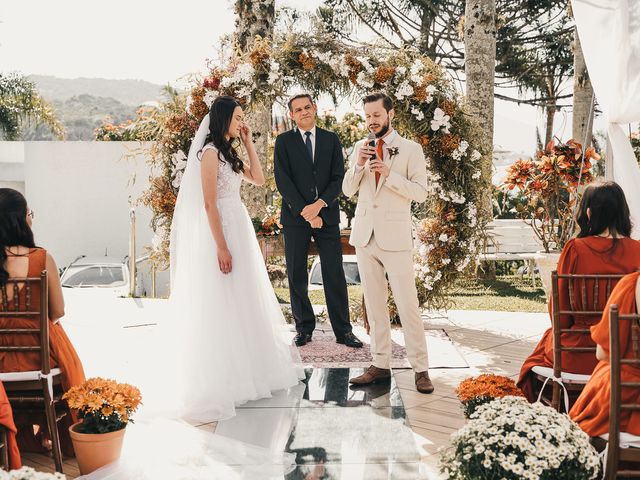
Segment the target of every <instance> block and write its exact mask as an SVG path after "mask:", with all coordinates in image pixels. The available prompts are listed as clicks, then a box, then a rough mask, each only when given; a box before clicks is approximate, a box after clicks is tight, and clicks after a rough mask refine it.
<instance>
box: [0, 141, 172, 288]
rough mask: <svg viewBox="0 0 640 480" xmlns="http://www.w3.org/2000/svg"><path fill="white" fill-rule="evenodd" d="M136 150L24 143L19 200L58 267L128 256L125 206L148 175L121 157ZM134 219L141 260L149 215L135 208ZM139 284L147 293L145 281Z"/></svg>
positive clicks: (134, 145)
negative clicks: (22, 189)
mask: <svg viewBox="0 0 640 480" xmlns="http://www.w3.org/2000/svg"><path fill="white" fill-rule="evenodd" d="M0 147H1V146H0ZM140 147H141V144H140V143H138V142H25V143H24V158H25V164H24V177H25V195H26V197H27V200H28V202H29V206H30V207H31V208H32V209H33V211H34V213H35V219H34V222H33V230H34V234H35V237H36V243H37V244H38V245H41V246H42V247H44V248H46V249H47V250H49V251H50V252H51V254H52V255H53V256H54V258H55V259H56V262H57V263H58V265H59V266H64V265H66V264H68V263H69V262H70V261H73V260H74V259H75V258H76V257H77V256H79V255H87V256H103V255H104V254H105V251H106V252H107V253H108V255H109V256H115V257H120V258H122V257H124V256H125V255H127V254H128V251H129V210H130V205H131V204H132V203H135V201H136V200H138V199H139V198H140V196H141V194H142V192H143V191H144V190H145V189H146V188H147V187H148V185H149V176H150V175H151V170H150V167H149V165H148V164H147V163H146V159H145V157H144V155H142V154H137V155H136V156H134V157H133V158H123V157H124V156H125V155H127V154H129V153H132V152H133V151H134V150H137V149H139V148H140ZM136 216H137V241H136V244H137V245H136V248H137V254H136V256H137V257H141V256H142V255H143V254H144V247H147V246H150V245H151V240H152V238H153V232H152V230H151V227H150V221H151V212H150V211H149V210H148V209H147V208H145V207H143V206H141V205H138V206H136ZM142 269H143V271H144V270H148V266H146V265H144V266H143V267H142ZM145 284H146V286H147V288H148V290H149V291H150V282H149V283H147V281H145ZM161 290H163V289H161Z"/></svg>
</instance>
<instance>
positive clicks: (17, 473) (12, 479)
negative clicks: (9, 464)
mask: <svg viewBox="0 0 640 480" xmlns="http://www.w3.org/2000/svg"><path fill="white" fill-rule="evenodd" d="M66 478H67V477H65V476H64V475H63V474H62V473H58V472H54V473H48V472H37V471H36V470H34V469H33V468H31V467H22V468H20V469H18V470H11V471H10V472H5V471H4V470H0V480H65V479H66Z"/></svg>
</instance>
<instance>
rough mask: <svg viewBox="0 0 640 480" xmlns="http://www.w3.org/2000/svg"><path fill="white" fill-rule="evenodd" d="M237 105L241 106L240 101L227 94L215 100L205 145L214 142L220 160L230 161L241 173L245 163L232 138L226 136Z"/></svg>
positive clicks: (235, 170)
mask: <svg viewBox="0 0 640 480" xmlns="http://www.w3.org/2000/svg"><path fill="white" fill-rule="evenodd" d="M236 107H240V103H239V102H238V101H237V100H236V99H235V98H233V97H229V96H226V95H221V96H219V97H217V98H216V99H215V100H214V101H213V103H212V104H211V108H210V109H209V133H208V135H207V139H206V140H205V145H206V144H207V143H213V146H214V147H216V149H217V150H218V158H219V159H220V161H221V162H229V163H230V164H231V168H232V169H233V171H234V172H236V173H240V172H243V171H244V163H243V162H242V160H241V159H240V157H239V156H238V152H236V149H235V148H234V147H233V142H232V139H229V140H227V138H226V135H227V133H229V126H230V125H231V120H232V119H233V112H234V111H235V109H236Z"/></svg>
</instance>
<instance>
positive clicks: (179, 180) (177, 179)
mask: <svg viewBox="0 0 640 480" xmlns="http://www.w3.org/2000/svg"><path fill="white" fill-rule="evenodd" d="M183 175H184V172H183V171H179V172H176V175H175V177H174V178H173V181H172V182H171V185H173V188H180V184H181V183H182V176H183Z"/></svg>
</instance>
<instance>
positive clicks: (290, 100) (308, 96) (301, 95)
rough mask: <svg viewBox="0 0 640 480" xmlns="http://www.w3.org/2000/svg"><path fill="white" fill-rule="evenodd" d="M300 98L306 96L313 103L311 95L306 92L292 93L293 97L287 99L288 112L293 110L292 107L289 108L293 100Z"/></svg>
mask: <svg viewBox="0 0 640 480" xmlns="http://www.w3.org/2000/svg"><path fill="white" fill-rule="evenodd" d="M300 98H308V99H309V101H310V102H311V103H313V97H312V96H311V95H309V94H308V93H298V94H297V95H294V96H293V97H291V98H290V99H289V102H287V106H288V107H289V111H290V112H293V109H292V108H291V106H292V105H293V102H294V101H295V100H298V99H300Z"/></svg>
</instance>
